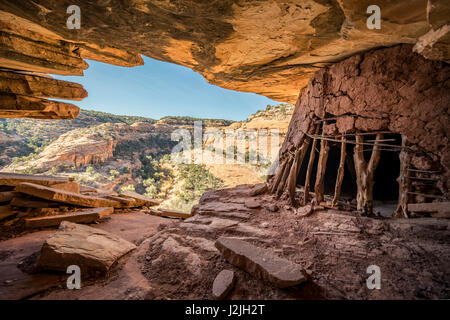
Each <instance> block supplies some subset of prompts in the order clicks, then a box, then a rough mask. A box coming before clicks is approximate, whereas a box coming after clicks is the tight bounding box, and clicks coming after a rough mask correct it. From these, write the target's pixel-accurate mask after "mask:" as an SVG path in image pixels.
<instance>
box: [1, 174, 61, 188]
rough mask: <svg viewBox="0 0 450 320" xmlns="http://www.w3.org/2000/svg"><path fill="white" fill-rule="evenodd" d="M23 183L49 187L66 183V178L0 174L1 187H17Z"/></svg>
mask: <svg viewBox="0 0 450 320" xmlns="http://www.w3.org/2000/svg"><path fill="white" fill-rule="evenodd" d="M23 182H30V183H35V184H39V185H43V186H51V185H54V184H60V183H67V182H69V179H68V178H64V177H52V176H39V175H29V174H17V173H7V172H0V185H1V186H12V187H15V186H18V185H19V184H21V183H23Z"/></svg>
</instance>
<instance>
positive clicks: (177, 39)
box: [0, 0, 450, 103]
mask: <svg viewBox="0 0 450 320" xmlns="http://www.w3.org/2000/svg"><path fill="white" fill-rule="evenodd" d="M375 2H376V3H375ZM73 4H76V5H78V6H79V7H80V8H81V29H79V30H69V29H68V28H67V27H66V21H67V18H68V16H69V14H67V13H66V10H67V7H68V6H70V5H73ZM372 4H377V5H378V6H379V7H380V8H381V18H382V22H381V29H380V30H376V29H374V30H369V29H368V28H367V26H366V20H367V18H368V16H369V14H367V13H366V10H367V7H368V6H369V5H372ZM0 10H2V11H3V12H2V17H3V19H2V23H3V30H4V29H5V25H8V24H11V23H12V24H15V27H18V26H21V27H22V29H23V33H22V35H23V34H31V33H32V32H34V31H36V30H35V29H36V28H38V27H36V26H34V27H31V26H27V22H26V20H21V19H19V20H20V21H21V22H20V23H19V22H18V21H19V20H17V19H18V18H17V19H16V18H14V19H13V20H11V19H12V18H11V17H20V18H23V19H27V20H29V21H32V22H34V23H36V24H38V25H39V26H40V27H43V28H45V29H42V28H41V29H40V30H39V34H42V32H43V30H45V33H47V35H48V39H52V41H55V39H59V40H58V41H59V45H61V44H64V45H66V46H68V47H69V49H68V50H71V52H72V53H73V54H78V55H80V56H81V58H87V59H96V60H100V61H104V62H107V63H113V64H119V65H127V66H132V65H138V64H140V63H142V60H141V59H140V57H139V56H138V55H137V54H143V55H146V56H148V57H152V58H155V59H159V60H163V61H169V62H173V63H177V64H180V65H183V66H187V67H189V68H192V69H193V70H195V71H197V72H199V73H201V74H202V75H203V76H204V77H205V78H206V79H207V81H208V82H210V83H212V84H216V85H219V86H221V87H224V88H227V89H234V90H239V91H247V92H254V93H258V94H262V95H265V96H267V97H270V98H272V99H275V100H278V101H285V102H290V103H294V102H295V101H296V100H297V97H298V93H299V90H300V89H301V88H302V87H304V86H305V85H306V84H307V82H308V80H309V79H310V78H311V77H312V75H313V74H314V73H315V72H316V71H317V70H318V69H319V68H321V67H323V66H326V65H329V64H331V63H334V62H337V61H340V60H342V59H344V58H346V57H348V56H351V55H353V54H355V53H358V52H361V51H366V50H369V49H371V48H376V47H381V46H391V45H395V44H398V43H410V44H416V46H415V50H416V51H418V52H419V53H421V54H423V55H424V56H425V57H427V58H429V59H437V60H445V61H448V60H449V54H448V42H449V39H448V38H449V35H448V34H449V29H450V26H449V24H448V17H449V5H448V2H447V1H426V0H411V1H397V0H378V1H373V0H370V1H366V0H314V1H313V0H305V1H298V0H297V1H294V0H284V1H281V0H280V1H261V0H245V1H244V0H99V1H80V0H77V1H75V0H69V1H65V0H64V1H62V0H35V1H20V2H19V1H17V0H3V1H1V2H0ZM6 13H8V14H13V15H14V16H11V15H6ZM40 27H39V28H40ZM2 33H3V36H5V34H4V32H2ZM29 38H31V39H35V40H38V41H44V42H46V41H49V40H48V39H37V38H36V36H34V37H33V36H32V35H30V36H29ZM63 40H64V41H67V42H64V41H63ZM11 41H12V40H11ZM105 46H106V47H107V48H105ZM116 49H121V50H116ZM3 50H4V49H3ZM47 51H48V52H50V51H49V50H47ZM99 52H101V56H100V57H99V55H98V53H99ZM5 56H7V54H6V55H5V54H3V57H1V58H0V66H2V67H11V61H12V60H14V59H9V60H8V59H6V60H5V59H4V57H5ZM6 64H8V65H6ZM12 67H14V65H13V66H12ZM17 67H18V68H19V69H22V70H23V69H25V70H26V68H23V63H22V64H21V63H19V64H18V65H17ZM86 68H87V65H84V62H83V61H82V60H76V59H74V61H73V62H72V63H71V65H69V66H68V67H67V68H66V71H65V74H81V73H82V70H83V69H86ZM32 71H36V64H34V69H33V70H32ZM45 71H48V70H46V69H45V68H43V69H42V72H45ZM61 73H64V72H61Z"/></svg>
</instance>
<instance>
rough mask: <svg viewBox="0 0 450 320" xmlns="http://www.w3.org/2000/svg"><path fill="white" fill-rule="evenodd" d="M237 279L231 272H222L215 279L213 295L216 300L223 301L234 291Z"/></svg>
mask: <svg viewBox="0 0 450 320" xmlns="http://www.w3.org/2000/svg"><path fill="white" fill-rule="evenodd" d="M235 282H236V277H235V276H234V272H233V271H231V270H222V271H220V273H219V274H218V275H217V277H216V278H215V279H214V282H213V287H212V295H213V297H214V299H217V300H222V299H224V298H225V297H226V296H227V295H228V293H229V292H230V291H231V289H233V287H234V283H235Z"/></svg>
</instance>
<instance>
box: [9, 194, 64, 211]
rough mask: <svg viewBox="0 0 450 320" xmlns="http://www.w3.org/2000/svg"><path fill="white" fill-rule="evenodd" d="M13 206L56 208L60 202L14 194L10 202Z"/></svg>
mask: <svg viewBox="0 0 450 320" xmlns="http://www.w3.org/2000/svg"><path fill="white" fill-rule="evenodd" d="M10 204H11V205H12V206H14V207H20V208H34V209H40V208H58V207H59V206H60V205H61V204H60V203H58V202H53V201H47V200H41V199H38V198H34V199H29V198H25V197H23V196H16V197H14V198H13V199H12V200H11V203H10Z"/></svg>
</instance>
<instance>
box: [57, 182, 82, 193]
mask: <svg viewBox="0 0 450 320" xmlns="http://www.w3.org/2000/svg"><path fill="white" fill-rule="evenodd" d="M52 188H53V189H58V190H64V191H69V192H73V193H80V185H79V184H78V183H76V182H66V183H57V184H54V185H52Z"/></svg>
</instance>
